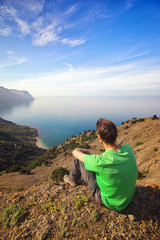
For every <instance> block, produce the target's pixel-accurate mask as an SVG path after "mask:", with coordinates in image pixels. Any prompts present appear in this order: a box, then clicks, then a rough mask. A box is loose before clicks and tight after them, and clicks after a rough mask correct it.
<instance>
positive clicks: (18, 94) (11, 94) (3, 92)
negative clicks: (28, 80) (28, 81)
mask: <svg viewBox="0 0 160 240" xmlns="http://www.w3.org/2000/svg"><path fill="white" fill-rule="evenodd" d="M33 100H34V98H33V97H32V96H31V95H30V94H29V93H28V92H27V91H18V90H14V89H7V88H4V87H0V107H4V106H10V105H13V104H17V103H24V102H30V101H33Z"/></svg>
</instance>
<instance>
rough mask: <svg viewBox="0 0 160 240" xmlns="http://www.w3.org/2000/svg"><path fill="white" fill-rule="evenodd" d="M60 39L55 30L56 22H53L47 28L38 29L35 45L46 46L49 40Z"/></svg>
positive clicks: (55, 40)
mask: <svg viewBox="0 0 160 240" xmlns="http://www.w3.org/2000/svg"><path fill="white" fill-rule="evenodd" d="M57 41H59V36H58V34H57V33H56V30H55V24H51V25H49V26H48V27H46V28H43V29H38V31H37V33H36V34H35V35H34V39H33V42H32V43H33V45H35V46H44V45H46V44H48V43H49V42H57Z"/></svg>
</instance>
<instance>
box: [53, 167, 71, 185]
mask: <svg viewBox="0 0 160 240" xmlns="http://www.w3.org/2000/svg"><path fill="white" fill-rule="evenodd" d="M65 174H69V171H68V170H67V169H66V168H63V167H59V168H56V169H55V170H54V171H53V172H52V180H53V181H57V182H60V181H63V177H64V175H65Z"/></svg>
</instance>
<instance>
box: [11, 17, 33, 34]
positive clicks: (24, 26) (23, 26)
mask: <svg viewBox="0 0 160 240" xmlns="http://www.w3.org/2000/svg"><path fill="white" fill-rule="evenodd" d="M15 20H16V22H17V23H18V26H19V28H20V30H21V33H22V34H23V35H27V34H29V33H30V28H29V25H28V24H27V22H25V21H23V20H21V19H19V18H17V17H16V18H15Z"/></svg>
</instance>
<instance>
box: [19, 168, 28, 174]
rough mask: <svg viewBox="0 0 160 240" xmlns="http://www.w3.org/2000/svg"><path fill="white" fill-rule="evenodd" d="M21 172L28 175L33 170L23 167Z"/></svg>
mask: <svg viewBox="0 0 160 240" xmlns="http://www.w3.org/2000/svg"><path fill="white" fill-rule="evenodd" d="M19 172H20V174H27V175H29V174H31V170H30V169H28V168H21V169H20V170H19Z"/></svg>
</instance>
